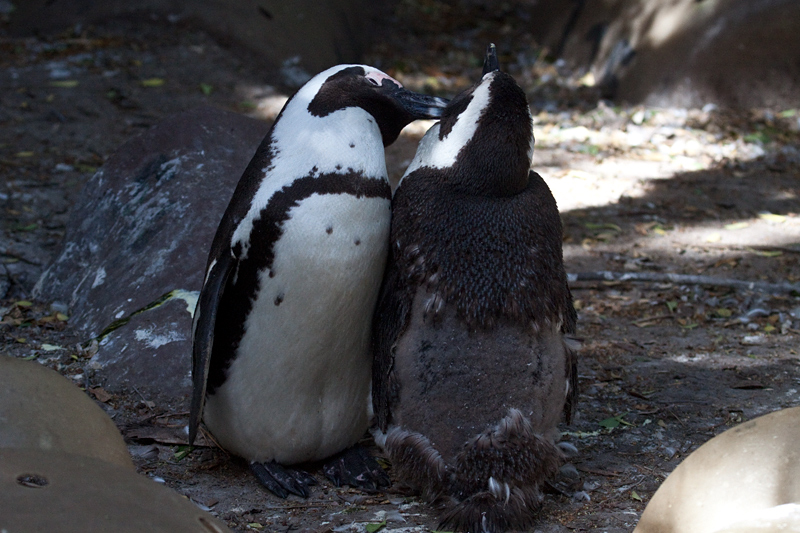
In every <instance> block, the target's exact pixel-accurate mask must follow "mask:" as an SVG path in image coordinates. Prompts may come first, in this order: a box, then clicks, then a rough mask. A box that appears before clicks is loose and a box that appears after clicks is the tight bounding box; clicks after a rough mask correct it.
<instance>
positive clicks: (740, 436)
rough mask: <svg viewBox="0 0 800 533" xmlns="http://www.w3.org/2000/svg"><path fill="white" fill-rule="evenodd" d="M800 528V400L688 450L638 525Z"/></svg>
mask: <svg viewBox="0 0 800 533" xmlns="http://www.w3.org/2000/svg"><path fill="white" fill-rule="evenodd" d="M721 531H730V532H734V531H737V532H744V531H750V532H756V531H764V532H767V531H769V532H773V531H774V532H777V531H785V532H790V531H791V532H797V531H800V407H794V408H792V409H784V410H782V411H776V412H774V413H771V414H768V415H765V416H762V417H759V418H756V419H755V420H751V421H749V422H745V423H743V424H741V425H739V426H736V427H735V428H732V429H729V430H728V431H726V432H724V433H722V434H721V435H717V436H716V437H714V438H713V439H711V440H710V441H708V442H707V443H705V444H703V445H702V446H701V447H700V448H698V449H697V450H695V451H694V452H693V453H692V454H691V455H690V456H689V457H687V458H686V459H685V460H684V461H683V462H682V463H681V464H679V465H678V467H677V468H676V469H675V471H674V472H672V473H671V474H670V475H669V477H668V478H667V479H666V480H665V481H664V483H663V484H662V485H661V487H660V488H659V489H658V491H657V492H656V493H655V495H653V497H652V498H651V500H650V502H649V503H648V504H647V508H645V510H644V513H643V514H642V518H641V520H640V521H639V524H638V525H637V526H636V529H635V530H634V533H714V532H721Z"/></svg>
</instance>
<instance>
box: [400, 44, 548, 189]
mask: <svg viewBox="0 0 800 533" xmlns="http://www.w3.org/2000/svg"><path fill="white" fill-rule="evenodd" d="M533 142H534V138H533V117H532V116H531V111H530V108H529V107H528V101H527V98H526V96H525V92H524V91H523V90H522V88H520V86H519V85H517V82H516V81H514V78H512V77H511V76H510V75H508V74H506V73H505V72H502V71H500V70H499V63H498V59H497V51H496V50H495V47H494V45H490V46H489V48H488V50H487V53H486V59H485V62H484V69H483V75H482V76H481V79H480V80H479V81H478V82H477V83H476V84H475V85H473V86H472V87H470V88H469V89H467V90H465V91H464V92H462V93H460V94H459V95H457V96H456V97H455V98H453V100H452V101H451V102H450V103H449V104H448V105H447V108H446V109H445V110H444V112H443V113H442V117H441V121H440V122H439V124H437V125H435V126H434V127H433V128H431V129H430V130H429V131H428V133H427V134H426V135H425V138H423V140H422V141H421V142H420V146H419V148H418V150H417V155H416V157H415V158H414V161H412V163H411V166H409V168H408V170H407V171H406V175H405V176H408V175H409V174H410V173H411V172H413V171H415V170H417V169H418V168H423V167H429V168H434V169H443V170H446V172H443V178H444V179H445V180H446V181H447V182H448V183H449V184H451V185H453V186H455V187H458V188H459V189H464V190H468V191H470V192H472V193H475V194H487V195H492V196H506V195H511V194H515V193H517V192H520V191H521V190H522V189H524V188H525V187H526V186H527V184H528V172H529V170H530V166H531V160H532V158H533ZM405 176H404V178H405Z"/></svg>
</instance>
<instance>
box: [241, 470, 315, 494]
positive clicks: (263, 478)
mask: <svg viewBox="0 0 800 533" xmlns="http://www.w3.org/2000/svg"><path fill="white" fill-rule="evenodd" d="M250 470H252V471H253V474H255V476H256V479H258V481H259V482H260V483H261V484H262V485H264V486H265V487H266V488H267V489H268V490H269V491H270V492H272V493H273V494H274V495H275V496H277V497H279V498H286V497H287V496H289V494H294V495H296V496H300V497H302V498H308V496H309V494H310V493H311V492H310V490H309V487H311V486H312V485H316V484H317V480H316V478H315V477H314V476H312V475H311V474H309V473H308V472H304V471H303V470H298V469H295V468H287V467H285V466H281V465H279V464H278V463H276V462H275V461H271V462H269V463H256V462H252V463H250Z"/></svg>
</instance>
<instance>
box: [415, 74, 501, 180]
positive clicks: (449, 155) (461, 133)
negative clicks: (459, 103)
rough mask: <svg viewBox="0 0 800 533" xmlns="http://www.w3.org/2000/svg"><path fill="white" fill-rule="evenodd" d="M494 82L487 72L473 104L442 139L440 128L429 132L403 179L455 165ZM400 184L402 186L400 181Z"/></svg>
mask: <svg viewBox="0 0 800 533" xmlns="http://www.w3.org/2000/svg"><path fill="white" fill-rule="evenodd" d="M493 79H494V72H490V73H488V74H486V75H485V76H484V77H483V79H482V80H481V83H480V85H478V86H477V87H476V88H475V90H474V91H473V92H472V100H470V103H469V105H468V106H467V108H466V109H465V110H464V112H462V113H461V114H460V115H459V116H458V119H456V123H455V124H454V125H453V129H452V130H450V133H448V134H447V136H445V138H444V139H442V140H439V124H436V125H434V126H433V127H431V129H430V130H428V133H426V134H425V137H423V139H422V141H420V143H419V147H418V148H417V154H416V155H415V156H414V160H413V161H411V165H409V167H408V169H406V172H405V174H404V175H403V177H406V176H407V175H408V174H410V173H411V172H414V171H415V170H417V169H418V168H420V167H431V168H447V167H451V166H453V165H454V164H455V162H456V156H457V155H458V152H459V151H461V148H463V147H464V146H465V145H466V144H467V143H468V142H469V141H470V140H471V139H472V136H473V135H475V131H476V130H477V129H478V121H479V120H480V119H481V115H482V114H483V110H484V109H486V107H487V106H488V105H489V101H490V95H489V85H491V83H492V80H493ZM400 181H401V182H402V178H401V180H400Z"/></svg>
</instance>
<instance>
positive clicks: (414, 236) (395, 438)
mask: <svg viewBox="0 0 800 533" xmlns="http://www.w3.org/2000/svg"><path fill="white" fill-rule="evenodd" d="M496 68H497V59H496V56H495V53H494V50H493V47H492V48H491V49H490V53H489V54H487V61H486V65H485V69H484V75H483V77H482V79H481V81H480V82H478V83H477V84H475V86H473V87H472V88H471V89H469V90H467V91H465V92H464V93H462V94H460V95H458V96H457V97H456V98H454V99H453V101H452V102H451V103H450V104H449V105H448V107H447V109H445V111H444V114H443V115H442V119H441V122H440V124H438V125H436V126H434V127H433V128H431V130H430V131H429V132H428V133H427V134H426V136H425V138H423V140H422V141H421V143H420V147H419V149H418V151H417V156H416V157H415V159H414V161H413V162H412V164H411V166H410V167H409V169H408V171H407V172H406V174H405V176H404V177H403V179H402V180H401V182H400V185H399V187H398V189H397V191H396V193H395V196H394V198H393V200H392V227H391V248H390V255H389V263H388V266H387V272H386V275H385V278H384V281H383V286H382V289H381V295H380V298H379V301H378V306H377V309H376V313H375V319H374V322H373V353H374V358H375V359H374V366H373V404H374V408H375V414H376V417H377V421H378V426H379V430H380V434H379V438H378V440H379V442H380V443H381V444H383V445H384V447H385V449H386V450H387V452H388V453H389V455H390V458H391V460H392V463H393V465H394V467H395V468H396V470H397V472H398V474H399V475H400V477H401V478H403V479H404V480H405V481H406V482H408V483H409V484H411V485H412V486H414V487H416V488H417V489H418V490H420V491H421V492H423V493H425V494H426V495H427V496H428V497H429V498H435V497H446V498H449V499H450V500H451V503H452V505H451V507H450V510H449V512H448V513H447V514H446V515H445V517H444V520H443V527H453V528H455V529H457V530H459V531H473V532H475V531H502V530H505V529H509V528H521V527H526V526H527V525H529V524H530V522H531V521H532V520H533V518H534V516H535V513H534V511H535V510H536V509H537V508H538V506H539V502H540V497H541V496H540V490H539V488H540V486H541V484H542V483H543V482H544V481H545V480H546V479H547V478H549V477H551V476H553V475H554V474H555V472H556V470H557V469H558V466H559V464H560V461H561V454H560V452H559V450H558V447H557V446H556V445H555V444H554V440H555V437H556V435H557V431H556V425H557V423H558V422H559V420H560V419H561V416H562V413H565V414H566V416H567V418H568V419H569V418H570V417H571V415H572V410H573V409H574V405H575V398H576V392H577V391H576V386H575V385H576V360H575V354H574V352H573V351H572V350H571V349H570V348H569V347H568V346H567V343H566V341H565V335H568V334H572V333H574V331H575V321H576V315H575V311H574V308H573V306H572V297H571V294H570V291H569V287H568V285H567V280H566V274H565V271H564V266H563V260H562V251H561V239H562V229H561V222H560V219H559V215H558V209H557V207H556V203H555V200H554V199H553V196H552V194H551V193H550V190H549V189H548V187H547V185H546V184H545V183H544V181H543V180H542V178H541V177H540V176H539V175H538V174H536V173H535V172H533V171H530V170H529V169H530V164H531V157H532V154H533V148H532V147H533V126H532V118H531V115H530V110H529V108H528V104H527V101H526V98H525V93H524V92H523V91H522V89H520V88H519V86H518V85H517V84H516V82H515V81H514V80H513V78H512V77H511V76H509V75H507V74H505V73H502V72H500V71H498V70H496Z"/></svg>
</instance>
